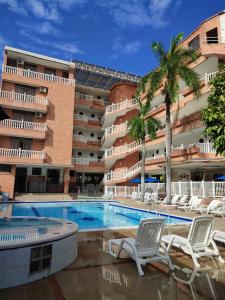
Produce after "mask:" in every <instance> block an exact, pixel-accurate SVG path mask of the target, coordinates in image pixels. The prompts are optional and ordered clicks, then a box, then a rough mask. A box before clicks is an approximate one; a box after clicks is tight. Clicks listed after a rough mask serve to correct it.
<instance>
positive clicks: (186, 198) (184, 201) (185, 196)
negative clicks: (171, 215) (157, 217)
mask: <svg viewBox="0 0 225 300" xmlns="http://www.w3.org/2000/svg"><path fill="white" fill-rule="evenodd" d="M188 198H189V196H188V195H183V196H181V198H180V200H179V201H178V202H177V205H184V204H185V203H187V202H188Z"/></svg>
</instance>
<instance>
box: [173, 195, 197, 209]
mask: <svg viewBox="0 0 225 300" xmlns="http://www.w3.org/2000/svg"><path fill="white" fill-rule="evenodd" d="M201 201H202V199H199V198H198V197H197V196H192V197H191V199H190V201H189V202H188V203H184V205H182V206H178V209H181V210H185V211H192V210H193V209H195V208H197V207H198V206H199V205H200V204H201Z"/></svg>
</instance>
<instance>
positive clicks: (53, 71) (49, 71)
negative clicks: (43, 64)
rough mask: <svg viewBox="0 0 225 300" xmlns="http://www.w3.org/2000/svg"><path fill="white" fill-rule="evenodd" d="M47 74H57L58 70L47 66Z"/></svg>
mask: <svg viewBox="0 0 225 300" xmlns="http://www.w3.org/2000/svg"><path fill="white" fill-rule="evenodd" d="M45 74H48V75H54V76H56V70H55V69H50V68H45Z"/></svg>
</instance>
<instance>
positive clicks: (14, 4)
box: [0, 0, 27, 15]
mask: <svg viewBox="0 0 225 300" xmlns="http://www.w3.org/2000/svg"><path fill="white" fill-rule="evenodd" d="M0 5H6V6H7V7H8V9H9V10H10V11H13V12H14V13H17V14H21V15H27V11H26V9H25V8H24V7H23V6H21V3H19V1H18V0H0Z"/></svg>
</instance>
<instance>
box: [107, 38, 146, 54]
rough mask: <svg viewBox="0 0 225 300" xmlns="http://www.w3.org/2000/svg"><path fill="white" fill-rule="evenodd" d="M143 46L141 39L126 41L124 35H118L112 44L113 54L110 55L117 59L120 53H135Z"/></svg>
mask: <svg viewBox="0 0 225 300" xmlns="http://www.w3.org/2000/svg"><path fill="white" fill-rule="evenodd" d="M141 46H142V45H141V42H140V41H132V42H125V40H124V39H123V38H122V37H117V38H116V39H115V40H114V43H113V46H112V50H113V54H112V55H111V56H110V57H111V58H113V59H116V58H117V57H118V55H119V54H129V55H132V54H135V53H137V52H138V51H139V50H140V48H141Z"/></svg>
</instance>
